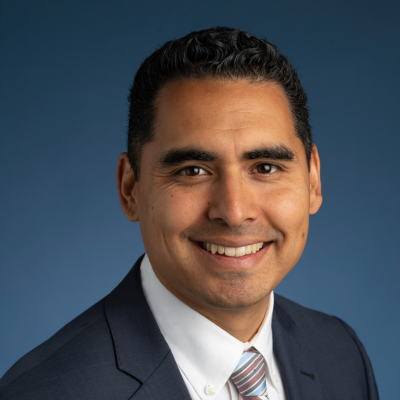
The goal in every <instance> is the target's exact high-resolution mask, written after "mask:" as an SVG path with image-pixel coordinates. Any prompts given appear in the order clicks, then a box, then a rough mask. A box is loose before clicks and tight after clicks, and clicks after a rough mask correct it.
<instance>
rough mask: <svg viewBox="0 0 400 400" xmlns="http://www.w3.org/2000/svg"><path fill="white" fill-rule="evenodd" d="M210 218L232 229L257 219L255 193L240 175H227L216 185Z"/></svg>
mask: <svg viewBox="0 0 400 400" xmlns="http://www.w3.org/2000/svg"><path fill="white" fill-rule="evenodd" d="M208 217H209V218H210V219H212V220H218V219H219V220H223V221H224V222H225V223H226V224H227V225H228V226H230V227H238V226H240V225H241V224H242V223H244V222H251V221H254V220H255V219H256V218H257V205H256V203H255V199H254V194H253V191H252V190H251V187H250V185H249V184H248V183H247V182H246V181H245V180H244V179H243V178H242V176H240V174H239V175H238V174H226V176H224V177H221V178H220V179H218V181H216V182H215V183H214V191H213V198H212V200H211V201H210V205H209V209H208Z"/></svg>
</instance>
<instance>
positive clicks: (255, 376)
mask: <svg viewBox="0 0 400 400" xmlns="http://www.w3.org/2000/svg"><path fill="white" fill-rule="evenodd" d="M231 379H232V381H233V383H234V384H235V385H236V387H237V388H238V390H239V393H240V395H241V396H242V399H243V400H247V399H248V400H255V399H263V400H265V399H268V394H267V380H266V377H265V360H264V357H263V356H262V355H261V354H260V353H258V352H256V351H245V352H243V355H242V357H241V358H240V361H239V363H238V365H237V366H236V368H235V370H234V371H233V374H232V375H231Z"/></svg>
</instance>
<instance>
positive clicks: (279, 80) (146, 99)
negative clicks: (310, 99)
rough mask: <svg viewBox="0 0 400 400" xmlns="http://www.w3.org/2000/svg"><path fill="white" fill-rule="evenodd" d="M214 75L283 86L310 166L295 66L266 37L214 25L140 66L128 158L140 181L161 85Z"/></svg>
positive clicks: (304, 111) (307, 127)
mask: <svg viewBox="0 0 400 400" xmlns="http://www.w3.org/2000/svg"><path fill="white" fill-rule="evenodd" d="M209 77H211V78H216V79H229V80H235V79H247V80H249V81H250V82H274V83H276V84H279V85H280V86H281V87H282V89H283V90H284V92H285V95H286V97H287V99H288V101H289V104H290V108H291V111H292V115H293V121H294V126H295V129H296V134H297V136H298V137H299V139H300V140H301V141H302V143H303V145H304V149H305V153H306V158H307V162H308V166H309V163H310V158H311V152H312V136H311V127H310V122H309V112H308V106H307V96H306V94H305V92H304V90H303V88H302V86H301V84H300V80H299V78H298V76H297V73H296V71H295V69H294V68H293V66H292V65H291V64H290V62H289V61H288V60H287V58H286V57H285V56H284V55H282V54H281V53H280V52H279V51H278V49H277V47H276V46H275V45H274V44H272V43H270V42H268V41H267V40H265V39H258V38H256V37H254V36H252V35H251V34H250V33H248V32H245V31H241V30H238V29H232V28H226V27H215V28H210V29H205V30H201V31H197V32H191V33H189V34H188V35H186V36H184V37H182V38H180V39H175V40H172V41H169V42H167V43H165V44H164V45H163V46H161V47H160V48H159V49H157V50H156V51H154V53H152V54H151V55H150V56H149V57H147V58H146V59H145V60H144V61H143V63H142V64H141V66H140V67H139V69H138V71H137V73H136V75H135V78H134V80H133V84H132V87H131V89H130V94H129V97H128V99H129V103H130V107H129V124H128V156H129V162H130V164H131V167H132V170H133V172H134V174H135V178H136V180H139V176H140V159H141V153H142V148H143V146H144V145H145V144H146V143H149V142H151V141H152V140H153V138H154V121H155V118H156V107H155V101H156V98H157V95H158V93H159V91H160V89H161V88H162V87H163V86H164V85H165V84H166V83H167V82H169V81H173V80H177V79H179V80H188V79H205V78H209Z"/></svg>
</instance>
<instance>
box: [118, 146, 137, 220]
mask: <svg viewBox="0 0 400 400" xmlns="http://www.w3.org/2000/svg"><path fill="white" fill-rule="evenodd" d="M117 185H118V195H119V200H120V203H121V207H122V211H123V212H124V214H125V216H126V218H128V220H129V221H131V222H136V221H138V220H139V217H138V210H137V201H136V185H137V184H136V181H135V174H134V173H133V171H132V168H131V165H130V163H129V159H128V154H127V153H121V154H120V156H119V159H118V166H117Z"/></svg>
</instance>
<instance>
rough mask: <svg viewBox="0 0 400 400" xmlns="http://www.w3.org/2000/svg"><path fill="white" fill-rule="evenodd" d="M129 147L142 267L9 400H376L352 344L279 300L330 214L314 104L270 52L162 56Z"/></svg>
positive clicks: (18, 377)
mask: <svg viewBox="0 0 400 400" xmlns="http://www.w3.org/2000/svg"><path fill="white" fill-rule="evenodd" d="M128 136H129V137H128V153H123V154H121V155H120V158H119V163H118V168H117V181H118V191H119V197H120V201H121V205H122V209H123V211H124V213H125V215H126V216H127V218H128V219H129V220H130V221H133V222H135V221H139V223H140V228H141V231H142V236H143V241H144V245H145V248H146V255H145V256H144V257H141V258H140V259H139V260H138V261H137V262H136V264H135V265H134V267H133V268H132V270H131V271H130V272H129V274H128V275H127V277H126V278H125V279H124V280H123V281H122V283H121V284H120V285H119V286H118V287H117V288H116V289H115V290H114V291H113V292H112V293H111V294H110V295H108V296H107V297H105V298H104V299H103V300H101V301H100V302H98V303H97V304H96V305H94V306H93V307H92V308H90V309H89V310H87V311H86V312H84V313H83V314H82V315H80V316H79V317H77V318H76V319H75V320H74V321H72V322H71V323H69V324H68V325H66V326H65V327H64V328H63V329H61V330H60V331H59V332H58V333H56V334H55V335H54V336H53V337H52V338H50V339H49V340H48V341H47V342H45V343H43V344H42V345H41V346H39V347H38V348H36V349H34V350H33V351H32V352H30V353H29V354H27V355H26V356H25V357H23V358H22V359H21V360H20V361H18V362H17V363H16V364H15V365H14V366H13V367H12V368H11V369H10V370H9V371H8V372H7V373H6V374H5V375H4V377H3V378H2V379H1V381H0V398H1V399H13V400H14V399H15V400H17V399H18V400H23V399H24V400H25V399H29V400H33V399H97V400H98V399H135V400H141V399H157V398H162V399H171V400H172V399H185V400H190V399H193V400H195V399H196V400H198V399H202V400H206V399H218V400H228V399H234V400H239V399H268V398H269V399H270V400H276V399H281V400H282V399H283V400H285V399H296V400H297V399H307V400H311V399H315V400H317V399H318V400H321V399H341V400H345V399H348V400H350V399H351V400H361V399H363V400H365V399H374V400H375V399H378V394H377V389H376V385H375V380H374V376H373V372H372V368H371V365H370V362H369V359H368V356H367V354H366V352H365V350H364V348H363V346H362V344H361V343H360V342H359V340H358V338H357V336H356V334H355V333H354V331H353V330H352V329H351V328H350V327H349V326H347V325H346V324H345V323H344V322H343V321H341V320H339V319H337V318H334V317H330V316H327V315H325V314H322V313H319V312H316V311H312V310H309V309H306V308H303V307H301V306H299V305H297V304H295V303H293V302H291V301H289V300H287V299H284V298H283V297H281V296H278V295H274V293H273V290H274V288H275V287H276V286H277V285H278V283H279V282H280V281H281V280H282V279H283V278H284V276H285V275H286V274H287V273H288V272H289V271H290V270H291V269H292V268H293V267H294V265H295V264H296V262H297V261H298V259H299V258H300V256H301V253H302V252H303V249H304V246H305V243H306V238H307V232H308V222H309V215H310V214H314V213H316V212H317V211H318V209H319V207H320V205H321V202H322V197H321V181H320V161H319V156H318V151H317V148H316V146H315V145H313V143H312V138H311V131H310V125H309V121H308V111H307V98H306V95H305V93H304V91H303V89H302V87H301V85H300V82H299V80H298V78H297V75H296V73H295V71H294V69H293V68H292V66H291V65H290V63H289V62H288V61H287V59H286V58H285V57H284V56H282V55H281V54H280V53H279V52H278V50H277V49H276V47H275V46H274V45H272V44H271V43H269V42H267V41H264V40H260V39H257V38H255V37H253V36H251V35H250V34H248V33H246V32H243V31H239V30H234V29H228V28H213V29H209V30H205V31H201V32H193V33H191V34H189V35H187V36H185V37H184V38H181V39H177V40H175V41H172V42H168V43H166V44H165V45H164V46H162V47H161V48H160V49H158V50H157V51H156V52H154V53H153V54H152V55H150V56H149V57H148V58H147V59H146V60H145V61H144V62H143V64H142V65H141V67H140V68H139V70H138V72H137V74H136V77H135V80H134V83H133V86H132V88H131V93H130V117H129V135H128Z"/></svg>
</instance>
